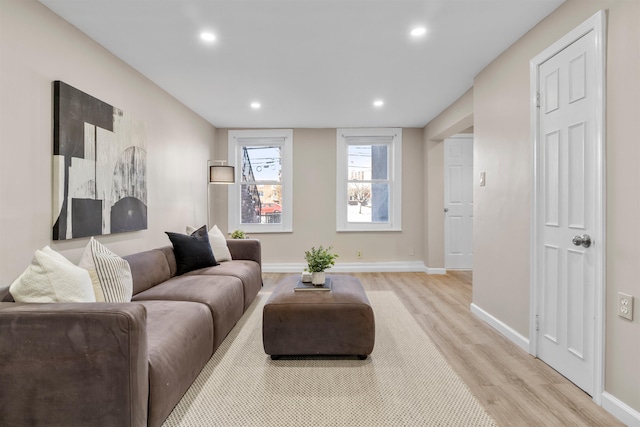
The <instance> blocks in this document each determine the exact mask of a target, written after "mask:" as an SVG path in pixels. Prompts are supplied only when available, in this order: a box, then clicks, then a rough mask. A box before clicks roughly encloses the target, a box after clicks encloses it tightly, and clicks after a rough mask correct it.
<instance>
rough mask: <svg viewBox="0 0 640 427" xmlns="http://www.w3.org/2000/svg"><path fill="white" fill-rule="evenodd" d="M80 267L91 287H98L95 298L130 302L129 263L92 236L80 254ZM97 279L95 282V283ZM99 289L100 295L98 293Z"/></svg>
mask: <svg viewBox="0 0 640 427" xmlns="http://www.w3.org/2000/svg"><path fill="white" fill-rule="evenodd" d="M79 265H80V267H82V268H85V269H86V270H87V271H88V272H89V274H90V276H91V279H92V280H93V281H94V284H93V287H94V288H95V289H100V290H99V291H97V292H96V299H97V300H100V301H107V302H130V301H131V296H132V294H133V278H132V277H131V267H130V266H129V263H128V262H127V261H126V260H125V259H124V258H121V257H119V256H118V255H116V254H114V253H113V252H111V251H110V250H109V249H107V248H106V247H104V246H103V245H102V244H101V243H100V242H98V241H97V240H96V239H94V238H93V237H92V238H91V240H90V241H89V243H88V244H87V247H86V248H85V250H84V253H83V254H82V259H81V260H80V264H79ZM96 281H97V283H96ZM100 291H101V292H102V295H100Z"/></svg>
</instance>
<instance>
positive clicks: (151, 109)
mask: <svg viewBox="0 0 640 427" xmlns="http://www.w3.org/2000/svg"><path fill="white" fill-rule="evenodd" d="M54 80H62V81H64V82H65V83H67V84H70V85H71V86H74V87H75V88H77V89H79V90H82V91H83V92H86V93H88V94H90V95H92V96H94V97H96V98H98V99H100V100H102V101H105V102H107V103H109V104H111V105H113V106H115V107H117V108H120V109H122V110H124V111H126V112H127V113H129V114H131V115H132V116H134V117H136V118H138V119H141V120H143V121H144V122H146V140H147V151H148V157H147V162H148V163H147V174H148V176H147V178H148V187H147V190H148V195H149V196H148V230H146V231H139V232H132V233H122V234H115V235H111V236H102V237H99V239H98V240H100V241H101V242H102V243H104V244H105V245H106V246H107V247H109V248H110V249H111V250H113V251H114V252H116V253H118V254H122V255H124V254H128V253H132V252H138V251H141V250H145V249H151V248H155V247H159V246H163V245H168V244H170V242H169V240H168V239H167V237H166V235H165V234H164V231H165V230H167V231H182V232H183V231H184V226H185V224H187V223H189V224H204V222H205V220H206V219H205V217H206V185H207V183H206V180H207V171H206V164H207V159H209V158H210V157H209V156H210V153H211V152H212V150H213V145H214V140H215V131H216V129H215V128H214V127H213V126H211V125H210V124H209V123H208V122H206V121H205V120H203V119H202V118H201V117H199V116H197V115H196V114H195V113H193V112H192V111H191V110H189V109H187V108H186V107H185V106H184V105H183V104H181V103H180V102H178V101H177V100H176V99H174V98H173V97H171V96H170V95H169V94H167V93H166V92H164V91H163V90H162V89H160V88H159V87H158V86H156V85H155V84H154V83H152V82H151V81H149V80H148V79H146V78H145V77H143V76H142V75H140V74H139V73H138V72H136V71H135V70H134V69H132V68H131V67H129V66H128V65H126V64H125V63H123V62H122V61H120V60H119V59H117V58H116V57H114V56H113V55H112V54H111V53H109V52H108V51H107V50H106V49H104V48H103V47H101V46H100V45H98V44H96V43H95V42H94V41H92V40H91V39H89V38H88V37H87V36H85V35H84V34H83V33H81V32H80V31H78V30H77V29H76V28H75V27H73V26H71V25H70V24H68V23H67V22H66V21H64V20H62V19H61V18H60V17H58V16H57V15H55V14H54V13H53V12H51V11H50V10H49V9H47V8H46V7H45V6H43V5H42V4H40V3H39V2H37V1H35V0H0V286H6V285H9V284H11V282H12V281H13V280H14V279H15V278H16V277H17V276H18V275H19V274H20V273H21V272H22V271H23V270H24V269H25V268H26V266H27V265H28V263H29V262H30V261H31V258H32V255H33V252H34V251H35V249H38V248H42V247H43V246H45V245H50V246H52V247H53V248H54V249H56V250H59V251H60V252H62V253H63V254H64V255H65V256H67V257H68V258H69V259H71V260H72V261H74V262H75V261H77V260H78V259H79V257H80V255H81V253H82V250H83V248H84V246H85V245H86V244H87V241H88V240H87V239H75V240H71V241H56V242H54V241H52V237H51V236H52V219H51V218H52V213H51V212H52V198H51V194H52V149H53V148H52V147H53V127H52V115H53V110H52V106H53V86H52V82H53V81H54Z"/></svg>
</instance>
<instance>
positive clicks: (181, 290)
mask: <svg viewBox="0 0 640 427" xmlns="http://www.w3.org/2000/svg"><path fill="white" fill-rule="evenodd" d="M227 244H228V246H229V250H230V252H231V255H232V257H233V261H226V262H222V263H220V265H218V266H216V267H210V268H204V269H200V270H195V271H192V272H189V273H186V274H184V275H182V276H175V272H176V260H175V256H174V253H173V248H171V247H164V248H160V249H153V250H150V251H146V252H140V253H137V254H133V255H129V256H126V257H124V258H125V259H126V260H127V261H128V262H129V264H130V266H131V273H132V276H133V287H134V290H133V298H132V302H131V303H58V304H33V303H32V304H24V303H16V302H13V299H12V298H11V295H10V293H9V288H8V287H7V288H1V289H0V301H1V302H0V384H1V385H0V425H7V426H14V425H15V426H24V425H30V426H31V425H46V426H88V425H91V426H159V425H161V424H162V423H163V421H164V420H165V419H166V418H167V416H168V415H169V413H170V412H171V410H172V409H173V408H174V406H175V405H176V404H177V403H178V401H179V400H180V398H181V397H182V396H183V394H184V393H185V392H186V390H187V389H188V388H189V386H190V385H191V384H192V382H193V381H194V379H195V378H196V376H197V375H198V373H199V372H200V370H201V369H202V368H203V367H204V365H205V364H206V363H207V361H208V360H209V359H210V358H211V356H212V355H213V353H214V352H215V351H216V349H217V348H218V347H219V346H220V344H221V343H222V341H223V340H224V338H225V337H226V336H227V334H228V333H229V332H230V331H231V329H232V328H233V326H234V325H235V324H236V322H237V321H238V320H239V319H240V317H241V316H242V314H243V313H244V312H245V311H246V309H247V307H249V305H250V304H251V302H252V301H253V300H254V299H255V297H256V295H257V293H258V291H259V290H260V288H261V286H262V271H261V250H260V242H259V241H258V240H229V241H228V242H227Z"/></svg>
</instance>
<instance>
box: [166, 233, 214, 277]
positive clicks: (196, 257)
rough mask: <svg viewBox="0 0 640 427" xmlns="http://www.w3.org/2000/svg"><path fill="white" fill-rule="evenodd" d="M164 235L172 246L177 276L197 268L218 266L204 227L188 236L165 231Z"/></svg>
mask: <svg viewBox="0 0 640 427" xmlns="http://www.w3.org/2000/svg"><path fill="white" fill-rule="evenodd" d="M165 233H166V234H167V236H169V240H171V244H173V252H174V254H175V256H176V265H177V269H176V275H177V276H180V275H181V274H184V273H187V272H189V271H192V270H197V269H199V268H205V267H213V266H216V265H218V262H216V259H215V257H214V256H213V251H212V250H211V245H210V244H209V235H208V234H207V227H206V225H203V226H202V227H200V228H198V229H197V230H196V231H194V232H193V233H191V235H190V236H187V235H186V234H180V233H172V232H170V231H165Z"/></svg>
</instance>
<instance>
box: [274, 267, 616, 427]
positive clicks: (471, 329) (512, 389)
mask: <svg viewBox="0 0 640 427" xmlns="http://www.w3.org/2000/svg"><path fill="white" fill-rule="evenodd" d="M353 275H354V276H356V277H358V278H359V279H360V281H361V282H362V284H363V286H364V288H365V290H367V291H394V292H395V293H396V295H397V296H398V297H399V298H400V300H401V301H402V302H403V303H404V305H405V306H406V307H407V309H408V310H409V311H410V312H411V314H412V315H413V316H414V318H415V319H416V321H417V322H418V323H419V324H420V326H421V327H422V329H423V330H424V331H425V332H426V333H427V335H428V336H429V337H430V338H431V339H432V340H433V342H434V343H435V344H436V346H437V347H438V348H439V350H440V351H441V352H442V354H443V355H444V356H445V358H446V359H447V360H448V362H449V363H450V364H451V366H452V367H453V369H454V370H455V371H456V372H457V373H458V375H459V376H460V377H461V378H462V380H463V381H464V382H465V383H466V384H467V386H468V387H469V389H470V390H471V392H472V393H473V394H474V395H475V396H476V397H477V398H478V400H479V401H480V403H481V404H482V406H484V408H485V409H486V411H487V412H488V413H489V414H491V416H493V418H494V419H495V420H496V421H497V422H498V424H499V425H500V426H504V427H511V426H607V427H608V426H622V425H623V424H621V423H620V422H618V421H617V420H616V419H615V418H614V417H613V416H612V415H610V414H609V413H607V412H606V411H605V410H604V409H602V408H600V407H599V406H597V405H596V404H595V403H593V402H592V400H591V397H589V396H588V395H587V394H585V393H584V392H583V391H582V390H580V389H579V388H578V387H576V386H575V385H573V383H571V382H569V381H568V380H567V379H566V378H564V377H563V376H562V375H560V374H558V373H557V372H556V371H555V370H553V369H552V368H550V367H549V366H547V365H546V364H544V363H543V362H541V361H540V360H538V359H536V358H534V357H532V356H531V355H529V354H528V353H527V352H525V351H523V350H522V349H520V348H519V347H518V346H516V345H515V344H512V343H511V342H510V341H508V340H507V339H506V338H504V337H503V336H502V335H501V334H499V333H498V332H496V331H495V330H494V329H493V328H491V327H490V326H488V325H487V324H486V323H484V322H483V321H481V320H479V319H478V318H477V317H475V315H473V314H471V312H470V311H469V305H470V304H471V278H472V276H471V273H470V272H452V273H449V274H447V275H427V274H424V273H356V274H353ZM284 276H285V275H284V274H275V273H267V274H264V275H263V277H264V284H265V289H264V290H265V291H271V290H273V287H274V286H275V285H276V284H277V283H278V282H279V281H280V280H281V279H282V278H283V277H284Z"/></svg>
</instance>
